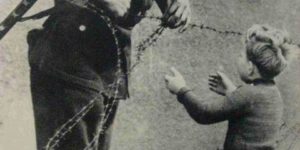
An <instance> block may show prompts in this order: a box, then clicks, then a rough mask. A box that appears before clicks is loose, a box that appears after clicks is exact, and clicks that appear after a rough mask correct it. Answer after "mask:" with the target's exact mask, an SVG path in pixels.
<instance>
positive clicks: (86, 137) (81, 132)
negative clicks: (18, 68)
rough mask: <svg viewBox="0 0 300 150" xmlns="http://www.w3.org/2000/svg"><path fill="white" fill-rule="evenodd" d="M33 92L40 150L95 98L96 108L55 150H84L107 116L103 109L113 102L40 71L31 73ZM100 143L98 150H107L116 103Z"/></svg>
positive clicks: (35, 70) (33, 70)
mask: <svg viewBox="0 0 300 150" xmlns="http://www.w3.org/2000/svg"><path fill="white" fill-rule="evenodd" d="M30 77H31V92H32V102H33V108H34V117H35V127H36V139H37V149H38V150H41V149H44V148H45V146H46V145H47V143H48V141H49V139H50V138H51V137H52V136H53V135H54V134H55V132H56V131H57V130H58V129H59V128H60V127H61V126H62V125H63V124H64V123H66V122H67V121H68V120H69V119H71V118H72V117H73V116H74V115H75V114H76V113H78V112H79V111H80V110H81V109H82V108H83V107H84V105H86V104H88V103H89V100H91V99H93V98H96V103H95V105H94V107H93V108H92V109H91V110H90V111H89V112H88V113H87V115H86V116H85V117H84V118H83V119H82V120H80V121H79V123H78V124H77V125H76V126H75V127H74V128H73V129H72V130H71V131H70V132H69V133H67V134H66V135H65V137H64V138H63V139H61V140H60V141H59V143H58V145H57V147H55V148H54V149H55V150H81V149H83V148H84V147H85V146H87V145H88V143H89V142H90V141H91V140H92V138H93V137H94V136H95V133H96V128H97V126H98V124H99V122H100V119H101V114H102V113H104V105H107V104H109V103H111V102H112V100H110V99H108V98H106V97H105V96H103V95H101V94H98V92H96V91H94V90H92V89H88V88H84V87H80V86H78V85H73V84H70V83H67V82H65V81H63V80H59V79H56V78H54V77H52V76H49V75H47V74H45V73H42V72H40V71H39V70H37V69H35V68H32V69H31V75H30ZM115 104H116V105H114V107H113V109H112V111H111V113H110V115H109V118H108V119H107V122H106V124H105V127H106V128H105V130H104V132H103V134H101V136H100V139H99V145H98V146H99V150H108V149H109V145H110V139H111V132H112V125H113V120H114V118H115V114H116V110H117V106H118V102H117V103H115Z"/></svg>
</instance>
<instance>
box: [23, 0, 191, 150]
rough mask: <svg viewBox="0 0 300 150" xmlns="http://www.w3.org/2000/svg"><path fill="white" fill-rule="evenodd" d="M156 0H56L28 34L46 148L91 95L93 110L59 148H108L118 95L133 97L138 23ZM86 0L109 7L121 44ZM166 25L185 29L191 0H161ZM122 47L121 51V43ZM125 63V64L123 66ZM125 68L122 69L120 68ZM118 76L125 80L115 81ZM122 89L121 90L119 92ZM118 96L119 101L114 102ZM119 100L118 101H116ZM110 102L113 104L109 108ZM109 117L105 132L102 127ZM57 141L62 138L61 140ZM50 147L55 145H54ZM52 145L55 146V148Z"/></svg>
mask: <svg viewBox="0 0 300 150" xmlns="http://www.w3.org/2000/svg"><path fill="white" fill-rule="evenodd" d="M153 1H154V0H90V1H88V2H87V1H84V0H73V1H72V2H69V1H68V0H55V7H56V8H57V11H53V12H52V13H51V14H50V16H49V17H48V19H47V20H46V21H45V23H44V24H43V28H42V29H34V30H32V31H30V32H29V34H28V44H29V63H30V67H31V72H30V78H31V92H32V102H33V108H34V117H35V127H36V140H37V149H38V150H41V149H45V148H47V147H45V146H46V145H47V144H48V146H49V140H50V141H51V140H53V139H51V137H53V136H54V135H55V134H57V135H59V134H62V133H57V132H56V131H57V130H59V129H60V128H61V127H62V126H63V125H64V124H65V123H66V122H68V120H70V119H71V118H72V117H74V116H76V114H78V113H79V112H80V111H81V110H82V108H83V107H84V106H86V105H87V104H88V103H89V101H90V100H91V99H94V100H95V103H94V104H93V107H92V108H91V109H90V110H89V111H88V112H87V114H86V115H85V116H84V117H83V118H81V119H78V123H77V124H76V126H74V127H73V128H72V130H71V128H70V130H71V131H70V132H68V133H67V134H63V135H59V136H63V138H62V139H59V141H52V142H54V144H56V147H55V148H53V149H59V150H77V149H78V150H79V149H84V148H86V147H87V146H88V145H89V143H91V142H92V140H93V138H94V137H95V136H97V134H99V135H100V137H99V140H97V142H96V143H97V144H96V145H93V147H90V148H88V149H94V150H108V149H109V145H110V139H111V132H112V123H113V120H114V117H115V114H116V111H117V107H118V102H119V101H118V100H121V99H126V98H128V97H129V92H128V74H127V72H128V70H129V67H130V45H131V31H132V28H133V27H134V26H135V25H136V24H137V23H138V22H139V21H140V19H137V17H136V16H138V15H141V14H144V13H145V12H146V11H147V10H148V9H149V8H150V7H151V6H152V4H153ZM86 3H90V4H93V5H94V6H97V7H99V9H101V10H104V12H105V14H106V15H107V16H108V17H109V18H110V19H111V20H112V22H113V23H114V24H115V27H116V35H117V40H118V42H119V43H118V45H116V40H115V39H114V35H113V34H112V30H111V27H110V26H109V25H108V24H107V22H106V21H105V20H104V19H103V18H101V17H99V14H96V13H94V12H92V11H89V10H88V9H85V8H83V7H80V6H81V5H85V4H86ZM156 3H157V4H158V6H159V8H160V9H161V12H162V13H163V23H164V25H165V26H166V27H170V28H177V27H181V28H182V29H183V30H184V29H185V28H186V27H187V25H188V23H189V20H190V7H189V2H188V0H156ZM118 46H119V48H120V50H121V51H120V53H118V51H117V49H118V48H117V47H118ZM118 64H119V67H118ZM119 69H121V72H120V73H121V74H120V73H118V70H119ZM117 79H120V80H118V81H119V82H118V83H119V84H117V87H114V86H116V84H114V83H115V82H116V80H117ZM116 90H117V91H118V92H116ZM114 99H117V101H114ZM113 101H114V102H113ZM105 106H109V107H110V108H111V109H110V110H109V111H108V109H106V107H105ZM103 114H104V116H107V118H106V120H105V123H104V125H103V129H104V130H103V132H98V129H97V128H98V126H99V124H100V122H101V120H102V121H103V119H104V118H103ZM55 142H57V143H55ZM48 148H49V147H48ZM50 149H51V148H50Z"/></svg>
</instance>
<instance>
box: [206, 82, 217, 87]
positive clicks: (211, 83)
mask: <svg viewBox="0 0 300 150" xmlns="http://www.w3.org/2000/svg"><path fill="white" fill-rule="evenodd" d="M208 85H209V86H210V87H217V84H216V83H213V82H209V83H208Z"/></svg>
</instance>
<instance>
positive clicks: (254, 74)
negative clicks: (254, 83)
mask: <svg viewBox="0 0 300 150" xmlns="http://www.w3.org/2000/svg"><path fill="white" fill-rule="evenodd" d="M247 71H248V76H249V77H250V78H251V79H256V78H258V77H260V73H259V71H258V68H257V67H256V65H254V64H253V62H252V61H248V65H247Z"/></svg>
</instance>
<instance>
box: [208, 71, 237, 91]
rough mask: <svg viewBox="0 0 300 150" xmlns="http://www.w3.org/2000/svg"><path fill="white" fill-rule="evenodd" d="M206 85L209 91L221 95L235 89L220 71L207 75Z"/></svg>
mask: <svg viewBox="0 0 300 150" xmlns="http://www.w3.org/2000/svg"><path fill="white" fill-rule="evenodd" d="M208 85H209V89H210V90H211V91H213V92H216V93H217V94H220V95H223V96H225V95H226V94H229V93H231V92H233V91H234V90H235V89H236V86H235V85H234V84H233V83H232V81H231V80H230V79H229V78H228V77H227V75H226V74H224V73H223V72H220V71H218V72H217V73H216V74H214V75H209V78H208Z"/></svg>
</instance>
